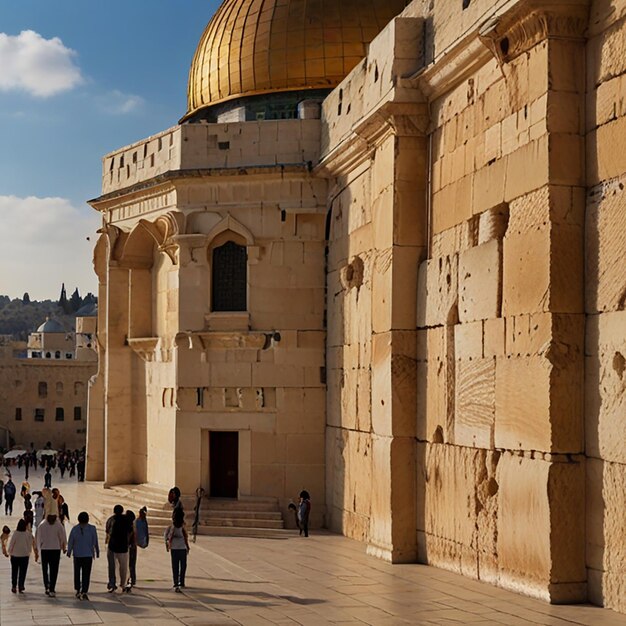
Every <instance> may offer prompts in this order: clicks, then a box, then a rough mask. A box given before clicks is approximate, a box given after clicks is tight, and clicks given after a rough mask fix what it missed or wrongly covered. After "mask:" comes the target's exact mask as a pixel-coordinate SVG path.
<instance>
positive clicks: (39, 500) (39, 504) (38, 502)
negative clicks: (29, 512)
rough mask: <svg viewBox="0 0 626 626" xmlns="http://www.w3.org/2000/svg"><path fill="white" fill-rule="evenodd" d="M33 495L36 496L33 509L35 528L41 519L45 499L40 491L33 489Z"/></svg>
mask: <svg viewBox="0 0 626 626" xmlns="http://www.w3.org/2000/svg"><path fill="white" fill-rule="evenodd" d="M33 495H34V496H36V499H35V504H34V505H33V509H34V511H35V528H37V526H39V524H41V520H42V519H43V510H44V504H45V500H44V497H43V494H42V493H41V491H33Z"/></svg>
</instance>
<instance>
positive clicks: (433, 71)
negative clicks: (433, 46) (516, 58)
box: [403, 31, 491, 101]
mask: <svg viewBox="0 0 626 626" xmlns="http://www.w3.org/2000/svg"><path fill="white" fill-rule="evenodd" d="M490 58H491V54H490V51H489V49H488V48H486V47H485V45H484V43H483V42H481V40H480V39H479V38H478V32H477V31H473V32H471V33H470V34H469V35H467V36H466V37H464V38H463V39H460V40H459V41H458V42H457V43H456V45H455V46H454V47H452V48H450V49H449V50H448V51H447V52H446V53H445V54H443V55H442V56H441V57H439V58H438V59H437V60H436V61H435V62H434V63H433V64H432V65H429V66H428V67H426V68H424V69H423V70H421V71H419V72H418V73H416V74H414V75H412V76H409V77H406V78H404V79H403V82H404V83H407V84H409V85H412V86H414V87H417V88H418V89H419V90H420V91H421V92H422V93H423V94H424V96H426V98H428V100H431V101H432V100H434V99H435V98H438V97H439V96H441V95H443V94H444V93H447V92H449V91H451V90H452V89H454V88H455V87H456V86H457V85H458V84H459V83H461V82H463V81H464V80H465V79H466V78H467V77H468V76H471V75H472V74H473V73H474V72H475V71H476V70H477V69H478V68H480V67H482V66H483V65H484V64H485V63H487V61H488V60H489V59H490Z"/></svg>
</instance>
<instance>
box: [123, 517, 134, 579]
mask: <svg viewBox="0 0 626 626" xmlns="http://www.w3.org/2000/svg"><path fill="white" fill-rule="evenodd" d="M126 519H127V521H128V526H129V528H130V529H131V530H132V532H131V534H130V537H129V541H128V572H129V578H128V580H127V581H126V585H125V588H124V590H125V591H130V589H131V588H132V587H134V586H135V585H136V584H137V534H136V532H135V514H134V513H133V512H132V511H131V510H130V509H129V510H128V511H126Z"/></svg>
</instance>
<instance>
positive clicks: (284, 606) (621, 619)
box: [0, 471, 626, 626]
mask: <svg viewBox="0 0 626 626" xmlns="http://www.w3.org/2000/svg"><path fill="white" fill-rule="evenodd" d="M13 478H14V482H15V483H16V485H17V486H18V490H19V486H20V484H21V482H22V480H23V472H20V471H14V472H13ZM55 479H56V480H55V482H54V486H58V487H59V488H60V489H61V492H62V493H63V495H64V497H65V498H66V500H67V501H68V503H69V506H70V514H71V518H72V520H74V521H75V519H76V515H77V514H78V512H79V511H80V510H83V509H86V510H89V502H92V501H93V498H94V497H96V496H97V489H95V488H94V486H93V485H90V484H88V483H86V484H80V485H79V484H77V483H76V482H74V481H73V480H70V479H67V478H66V479H65V480H63V481H61V480H59V479H58V477H56V476H55ZM42 482H43V481H42V475H41V472H38V473H36V474H34V475H33V476H32V477H31V480H30V483H31V486H32V488H33V489H38V488H40V487H41V484H40V483H42ZM21 508H22V506H21V499H20V498H19V496H18V499H17V500H16V511H15V513H16V514H15V515H14V516H13V518H6V517H0V524H3V525H4V524H8V525H9V526H10V527H11V529H12V530H13V529H14V528H15V525H16V522H17V514H18V509H19V513H21ZM2 513H4V508H3V509H2ZM100 540H101V548H102V544H103V543H104V542H103V536H102V534H100ZM9 572H10V565H9V560H8V559H5V558H2V559H1V560H0V624H1V625H2V626H17V625H18V624H19V625H21V624H47V625H57V624H58V625H60V624H117V625H120V626H121V625H125V624H138V623H142V624H143V623H145V624H150V626H159V625H165V624H168V625H171V624H176V623H181V624H190V625H191V624H194V625H196V624H198V625H200V624H201V625H210V624H246V625H247V624H251V625H252V624H259V625H268V624H281V625H283V624H284V625H287V624H289V625H297V624H301V625H303V626H314V625H318V624H345V625H347V624H372V625H376V626H379V625H380V626H387V625H392V624H456V625H458V624H483V625H486V624H503V625H507V626H516V625H531V624H546V625H550V626H558V625H560V626H568V625H569V626H571V625H572V624H585V625H588V626H603V625H606V626H626V616H622V615H619V614H617V613H614V612H612V611H608V610H604V609H600V608H597V607H592V606H551V605H549V604H546V603H543V602H540V601H537V600H533V599H530V598H526V597H523V596H519V595H516V594H513V593H510V592H507V591H504V590H502V589H497V588H495V587H492V586H490V585H486V584H483V583H478V582H475V581H472V580H468V579H466V578H463V577H461V576H457V575H455V574H451V573H449V572H445V571H443V570H439V569H436V568H432V567H426V566H422V565H394V566H392V565H389V564H387V563H384V562H382V561H380V560H377V559H375V558H372V557H367V556H366V555H365V550H364V546H363V545H362V544H360V543H358V542H355V541H352V540H350V539H346V538H344V537H341V536H338V535H333V534H330V533H321V532H320V533H313V534H312V536H311V537H309V538H308V539H304V538H300V537H299V536H297V534H295V533H294V534H293V535H291V534H288V533H286V534H285V536H284V537H280V538H276V539H268V538H264V539H254V538H231V537H198V541H197V543H196V544H192V548H191V553H190V556H189V568H188V571H187V585H188V588H187V589H185V590H184V593H183V594H176V593H174V592H173V590H172V587H171V574H170V568H169V555H168V554H167V553H166V552H165V548H164V545H163V541H162V540H161V538H160V537H158V536H154V535H153V536H152V539H151V544H150V546H149V547H148V549H147V550H142V551H140V554H139V560H138V583H137V588H136V589H135V590H134V591H133V593H132V594H121V593H119V592H116V593H114V594H109V593H107V591H106V558H104V556H103V557H101V558H100V559H99V560H98V561H97V562H96V564H95V567H94V572H93V576H92V585H91V590H90V594H89V595H90V600H89V601H79V600H76V599H75V598H74V595H73V586H72V567H71V562H70V560H69V559H67V558H64V559H63V560H62V562H61V572H60V582H59V584H58V585H57V597H56V598H54V599H52V598H47V597H46V596H45V595H44V593H43V586H42V582H41V570H40V567H39V565H38V564H35V562H34V560H33V559H31V565H30V568H29V572H28V578H27V582H26V593H25V594H24V595H15V594H12V593H11V589H10V587H11V585H10V573H9Z"/></svg>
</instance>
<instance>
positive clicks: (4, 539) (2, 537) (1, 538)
mask: <svg viewBox="0 0 626 626" xmlns="http://www.w3.org/2000/svg"><path fill="white" fill-rule="evenodd" d="M10 536H11V529H10V528H9V527H8V526H3V527H2V534H0V546H2V554H3V555H4V556H6V557H8V556H9V553H8V552H7V545H8V543H9V537H10Z"/></svg>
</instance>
